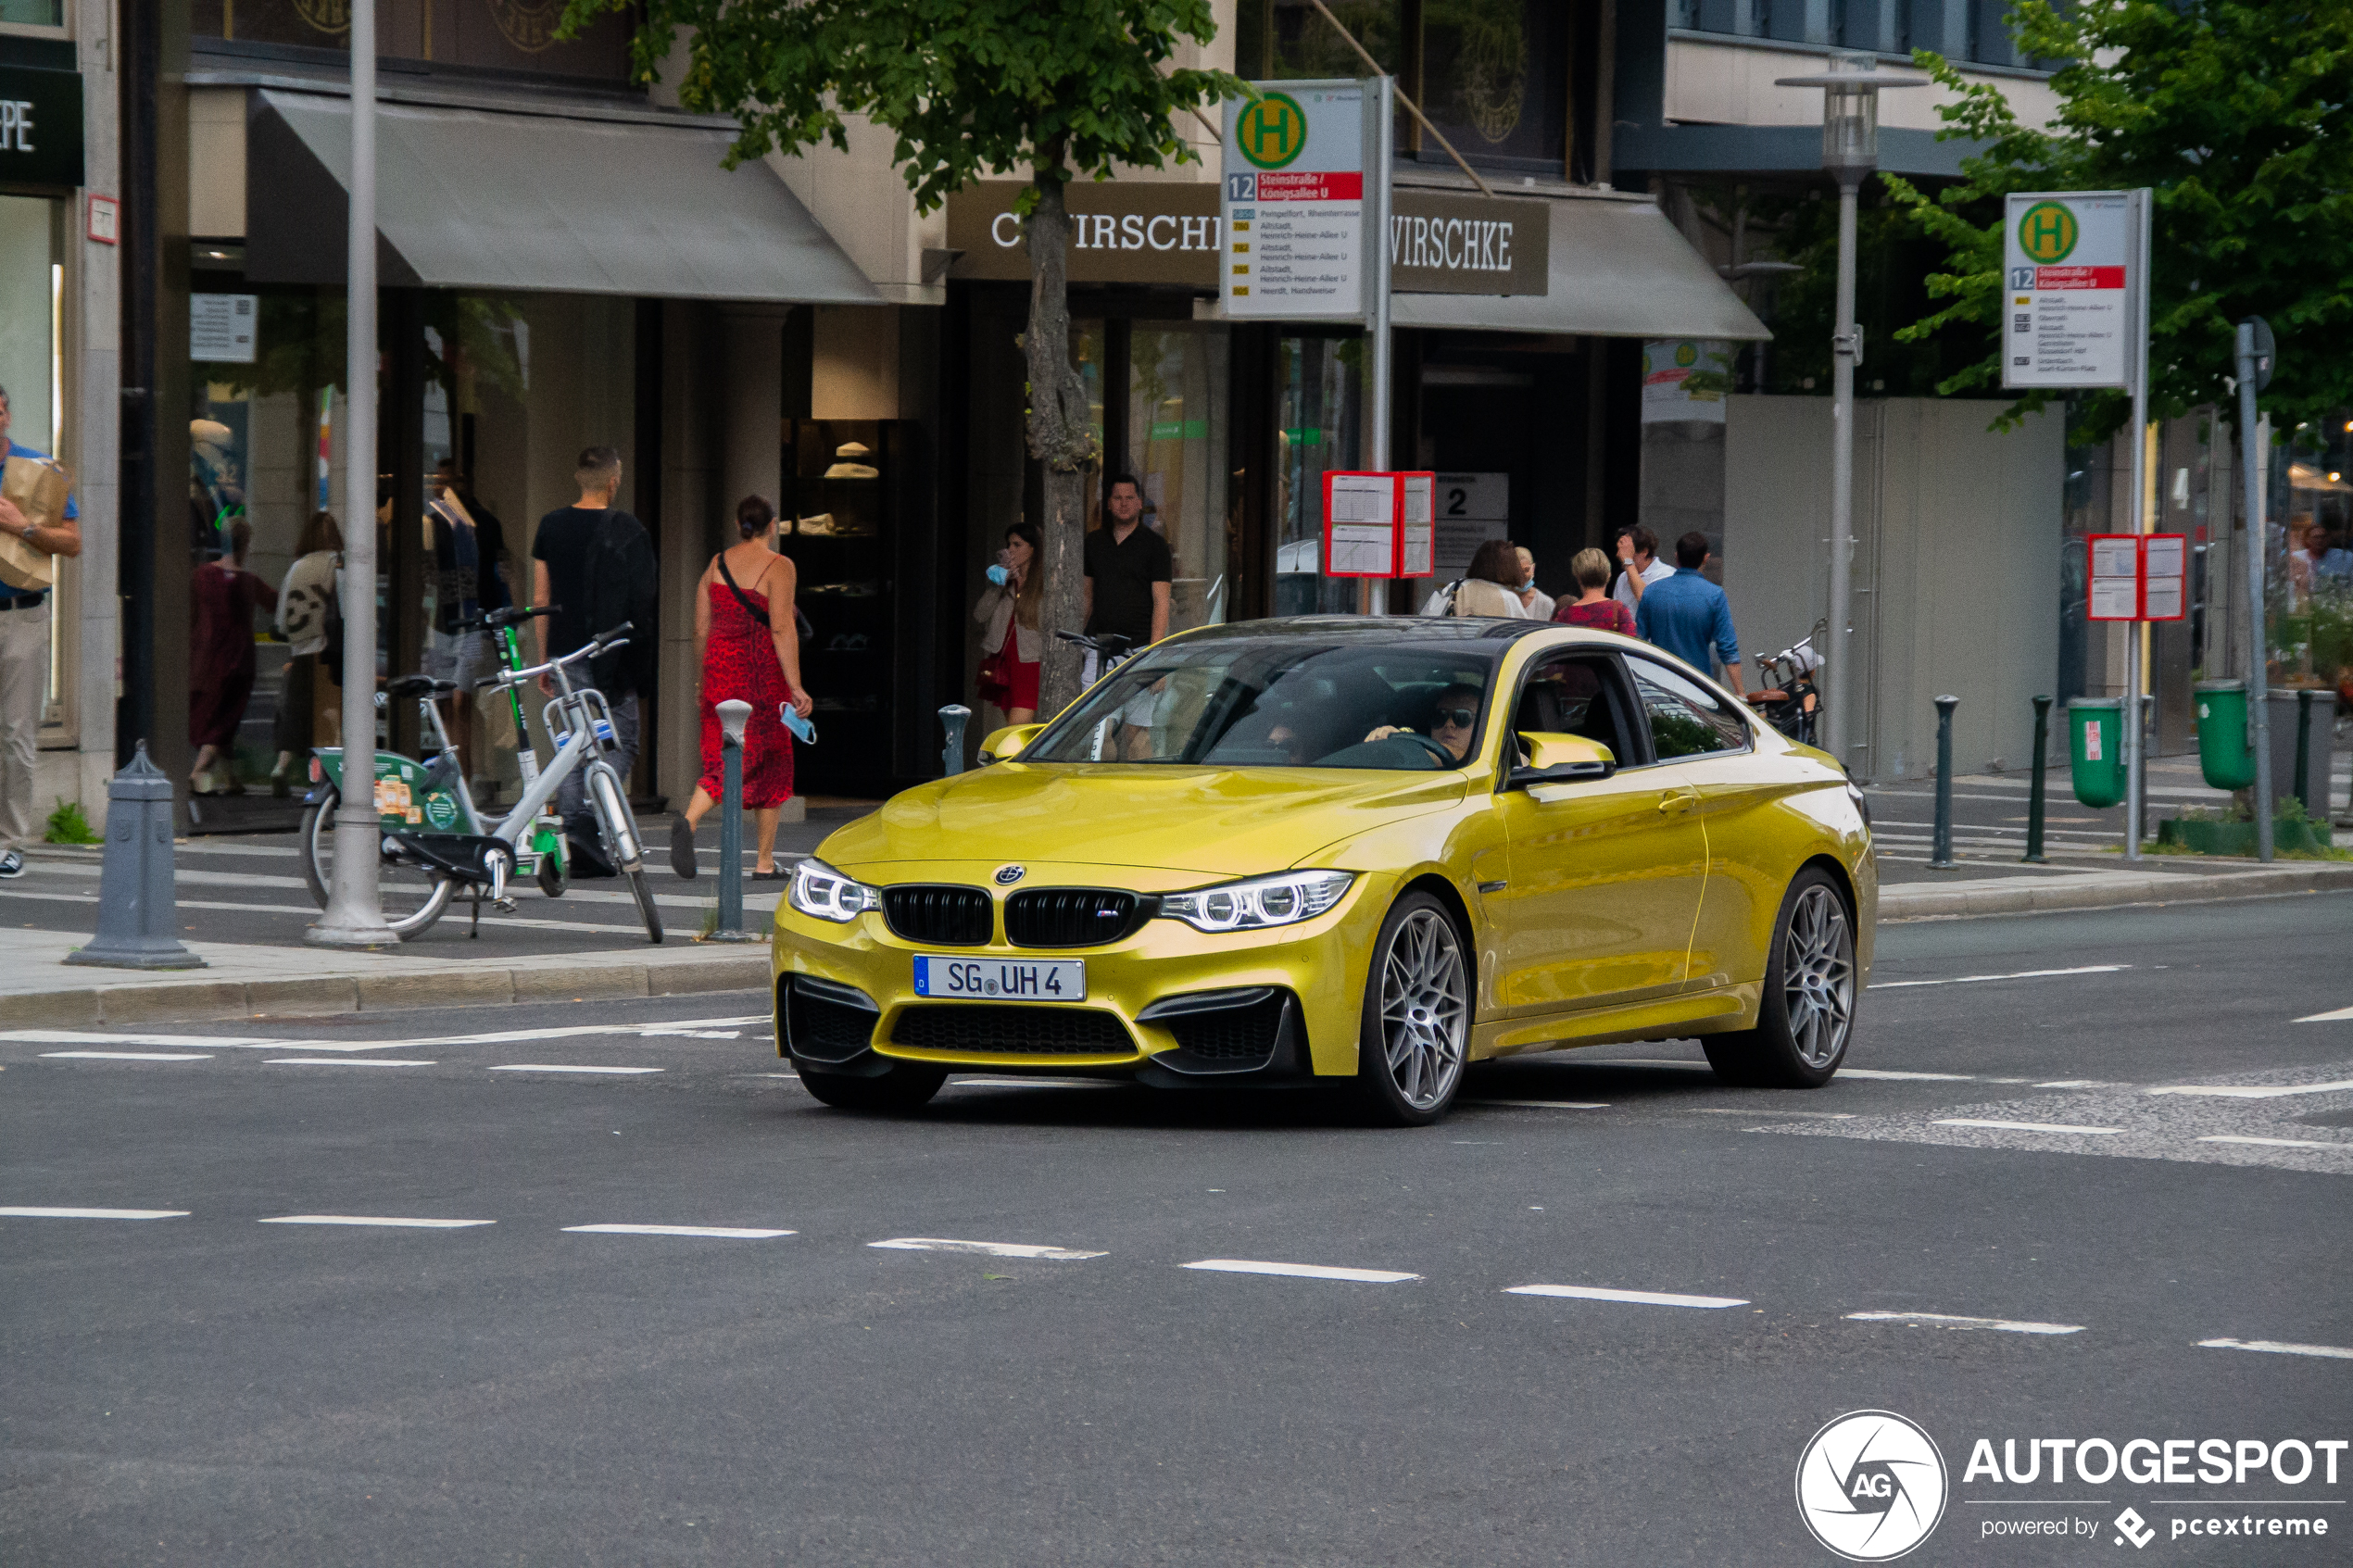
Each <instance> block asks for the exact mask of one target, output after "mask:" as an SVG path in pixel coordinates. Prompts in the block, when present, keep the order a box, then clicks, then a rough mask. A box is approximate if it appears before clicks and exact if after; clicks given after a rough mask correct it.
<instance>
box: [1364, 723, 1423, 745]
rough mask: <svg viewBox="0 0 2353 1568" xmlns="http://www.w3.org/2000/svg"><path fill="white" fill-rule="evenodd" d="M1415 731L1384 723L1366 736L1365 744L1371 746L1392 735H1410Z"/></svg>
mask: <svg viewBox="0 0 2353 1568" xmlns="http://www.w3.org/2000/svg"><path fill="white" fill-rule="evenodd" d="M1413 733H1414V732H1413V731H1411V730H1401V729H1399V728H1398V727H1397V726H1396V725H1394V724H1383V725H1381V726H1380V727H1379V728H1378V729H1377V730H1375V731H1374V732H1373V733H1372V734H1369V735H1366V736H1365V745H1366V746H1370V745H1372V744H1373V742H1375V741H1377V740H1387V739H1388V738H1389V737H1390V736H1391V735H1410V734H1413Z"/></svg>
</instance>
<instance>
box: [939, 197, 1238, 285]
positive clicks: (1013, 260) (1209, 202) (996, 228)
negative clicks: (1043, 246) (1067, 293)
mask: <svg viewBox="0 0 2353 1568" xmlns="http://www.w3.org/2000/svg"><path fill="white" fill-rule="evenodd" d="M1028 189H1029V182H1027V181H1026V180H989V181H984V182H981V183H979V184H977V185H975V186H972V187H971V188H970V189H968V190H963V191H959V192H958V193H956V194H954V195H952V196H950V197H949V198H948V244H949V246H950V248H951V249H953V250H956V251H960V252H962V253H963V254H962V255H960V256H958V257H957V258H956V260H955V263H954V268H953V271H952V274H951V275H952V276H954V277H958V278H976V279H987V280H1001V281H1005V282H1015V281H1018V282H1027V281H1028V278H1029V245H1028V234H1029V230H1028V225H1027V224H1026V223H1025V222H1024V221H1023V220H1022V219H1021V217H1020V216H1019V215H1018V214H1017V213H1015V212H1014V210H1013V204H1014V203H1015V202H1016V201H1017V200H1018V199H1019V198H1020V196H1021V194H1022V193H1023V192H1025V191H1026V190H1028ZM1063 201H1064V202H1065V203H1066V204H1067V205H1068V207H1069V208H1070V249H1069V252H1068V253H1067V261H1068V265H1069V268H1070V281H1071V282H1075V283H1176V284H1189V285H1191V286H1193V287H1196V288H1204V289H1206V288H1214V287H1216V285H1217V253H1218V248H1219V246H1220V245H1222V244H1223V243H1224V239H1225V233H1224V230H1223V227H1222V225H1221V224H1220V223H1219V221H1218V216H1217V190H1216V187H1214V186H1212V185H1202V184H1190V183H1186V184H1179V183H1176V182H1167V183H1159V182H1154V183H1144V182H1133V183H1129V184H1125V185H1123V184H1119V183H1117V182H1110V181H1106V182H1101V183H1095V182H1086V183H1078V182H1074V183H1072V184H1070V185H1069V186H1067V187H1065V188H1064V190H1063Z"/></svg>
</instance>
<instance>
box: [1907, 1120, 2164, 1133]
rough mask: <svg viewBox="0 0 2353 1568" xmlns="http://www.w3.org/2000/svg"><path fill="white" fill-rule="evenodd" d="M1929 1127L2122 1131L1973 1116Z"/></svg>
mask: <svg viewBox="0 0 2353 1568" xmlns="http://www.w3.org/2000/svg"><path fill="white" fill-rule="evenodd" d="M1931 1125H1932V1126H1938V1127H1994V1128H1997V1129H1999V1130H2000V1131H2002V1132H2005V1133H2084V1134H2114V1133H2120V1132H2122V1131H2123V1130H2124V1129H2123V1128H2121V1127H2078V1126H2074V1125H2071V1124H2070V1123H2065V1122H1987V1121H1982V1120H1981V1119H1979V1118H1977V1117H1974V1116H1944V1117H1939V1118H1938V1119H1937V1120H1936V1121H1935V1122H1934V1123H1931Z"/></svg>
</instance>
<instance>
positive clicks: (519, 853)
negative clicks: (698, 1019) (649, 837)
mask: <svg viewBox="0 0 2353 1568" xmlns="http://www.w3.org/2000/svg"><path fill="white" fill-rule="evenodd" d="M631 630H632V627H631V625H630V623H629V622H627V621H623V622H622V623H621V624H620V625H619V626H616V627H614V628H613V629H612V630H611V631H610V632H605V633H599V634H598V636H596V637H595V638H593V639H591V640H590V642H589V643H588V644H587V646H585V647H582V648H580V649H578V650H577V651H575V652H573V653H568V654H565V655H563V656H562V657H561V658H559V659H549V660H548V661H547V662H546V663H544V664H535V665H528V666H523V665H517V666H515V667H512V668H510V669H508V670H505V671H501V672H499V673H498V674H497V675H496V676H494V677H493V678H492V679H490V680H488V681H484V682H483V683H482V687H483V689H485V690H488V689H494V688H495V689H497V690H498V691H500V692H504V693H506V694H508V695H509V696H510V697H512V696H514V694H515V693H516V692H517V691H518V690H519V689H520V688H521V687H522V685H523V684H525V683H527V682H530V681H532V680H535V679H536V678H537V677H539V676H541V675H547V676H548V677H550V678H551V679H552V680H553V682H554V683H555V685H556V688H557V690H556V696H555V697H554V699H553V700H551V701H550V702H549V703H548V704H547V708H546V709H545V711H544V714H543V718H544V720H545V721H546V723H547V733H548V734H549V735H550V736H551V737H553V738H554V740H555V742H556V746H555V751H554V754H553V755H552V756H551V757H550V758H549V759H548V760H547V766H546V767H545V768H537V767H536V766H535V770H534V771H535V773H536V776H535V778H533V779H532V780H531V782H530V783H529V784H527V785H526V786H525V787H524V789H523V792H522V797H521V798H520V799H519V800H517V801H516V802H515V804H514V807H513V809H510V811H509V812H508V813H507V814H506V816H504V817H503V818H500V819H499V820H498V821H497V822H495V823H486V822H484V820H483V818H482V816H481V814H480V813H479V812H478V811H477V810H476V809H475V808H474V803H473V796H472V791H470V790H469V789H468V788H467V786H466V780H465V777H464V772H463V770H462V769H460V768H459V766H458V753H457V748H456V746H453V745H452V744H451V742H450V739H449V733H448V731H447V729H446V728H445V727H444V726H443V724H442V721H441V707H440V703H439V701H438V700H437V699H438V698H439V697H440V696H442V695H443V694H445V693H447V692H452V691H455V690H457V684H456V683H455V682H450V681H436V680H434V679H433V678H432V677H431V676H427V675H408V676H403V677H402V678H401V679H399V680H397V681H395V682H393V683H392V684H390V685H388V686H386V687H385V689H384V691H383V692H382V693H381V694H379V695H378V696H377V698H376V703H377V706H378V707H380V708H381V707H385V706H388V705H389V704H390V703H393V702H399V701H403V700H406V699H409V698H414V699H415V700H416V702H417V707H418V716H419V718H420V720H421V721H422V723H423V725H424V727H425V730H426V732H427V733H428V734H429V735H430V736H431V739H432V742H433V751H434V756H433V759H432V760H431V761H429V762H423V763H420V762H417V761H415V760H413V759H409V758H407V757H403V756H401V755H399V754H398V753H397V752H389V751H380V752H378V753H377V754H376V777H375V792H376V809H377V812H378V815H379V822H380V825H381V837H380V838H379V841H378V852H379V855H380V857H381V859H380V862H379V868H380V869H379V872H378V885H379V887H380V889H381V891H382V895H383V908H384V921H385V923H386V924H388V925H390V926H391V927H392V929H393V931H394V933H395V934H396V935H398V936H399V937H400V938H401V939H402V940H403V941H406V940H409V938H411V937H414V936H417V935H422V933H424V932H426V931H428V930H430V929H432V927H433V924H434V922H435V921H438V920H439V919H440V918H441V916H442V913H443V911H444V910H446V909H447V908H448V905H449V901H450V899H451V898H453V897H458V896H459V894H460V893H461V892H462V893H465V894H467V895H469V896H470V897H472V903H473V913H474V918H475V921H476V923H477V930H478V929H479V922H480V920H481V915H482V902H483V900H484V898H487V899H488V900H489V901H490V902H491V903H492V904H493V905H494V906H495V907H497V908H499V909H513V908H514V901H513V899H512V898H511V897H509V893H508V889H509V886H510V882H511V881H512V879H513V878H514V876H515V875H516V874H517V872H518V870H519V868H520V867H521V865H522V858H523V856H525V855H531V856H533V857H534V858H535V866H536V867H537V868H538V869H539V874H541V875H542V876H543V878H544V877H545V876H546V875H547V872H546V870H545V866H546V861H545V859H542V858H540V857H542V856H544V854H545V851H544V850H543V849H541V848H537V847H535V848H533V849H530V850H525V849H523V848H522V845H523V843H524V841H525V839H526V838H527V837H532V836H533V835H535V834H538V833H539V832H541V831H543V827H544V824H543V816H542V813H543V809H544V808H545V807H546V806H547V803H548V802H549V801H551V800H552V799H554V798H555V795H556V791H557V789H558V787H559V786H560V785H561V784H562V783H563V781H564V780H565V779H566V778H568V777H570V776H571V774H572V773H573V771H574V770H575V769H585V775H586V782H587V792H586V793H587V797H588V802H589V806H590V809H592V810H593V811H594V813H595V816H596V821H597V831H598V835H599V836H600V837H601V838H602V839H603V841H604V846H605V850H606V853H607V854H609V855H610V857H611V858H612V859H613V862H614V863H615V864H616V865H618V866H619V867H620V868H621V870H622V872H623V875H624V876H626V877H627V878H628V881H629V891H630V894H631V896H632V897H634V898H635V902H636V905H637V913H638V916H639V918H640V919H642V920H643V922H645V927H646V936H647V938H648V940H649V941H653V942H660V941H661V938H662V930H661V912H660V911H659V910H658V909H656V908H655V906H654V898H653V891H652V889H651V888H650V887H649V886H648V884H647V882H646V872H645V840H644V835H643V834H640V833H639V832H638V829H637V820H636V818H635V815H633V814H632V813H631V811H630V809H629V796H628V792H627V791H626V790H625V789H624V788H623V785H622V782H621V775H620V774H619V773H617V772H615V771H613V767H612V764H611V763H610V762H608V761H606V760H605V756H604V753H605V750H606V748H607V747H609V746H610V745H611V744H612V741H613V727H612V715H611V710H610V709H609V708H608V707H607V706H606V703H605V698H604V695H603V694H602V693H600V692H598V691H597V690H596V689H595V688H594V687H592V686H574V685H573V684H572V675H571V670H570V667H571V666H573V665H575V664H579V663H581V662H583V661H585V660H586V659H593V658H595V657H596V656H598V654H601V653H604V652H606V651H607V650H609V649H611V648H615V647H620V646H623V645H624V644H626V643H627V642H628V640H629V639H628V636H627V633H629V632H630V631H631ZM518 700H519V699H518ZM314 757H315V759H316V760H315V762H314V764H313V766H314V770H315V775H314V776H316V777H317V778H318V779H319V783H320V787H319V788H318V789H316V790H314V791H313V792H312V796H311V799H310V801H309V802H308V809H306V810H305V811H304V813H303V822H302V851H303V855H302V861H303V875H304V878H305V880H307V881H308V883H309V884H310V894H311V897H314V898H316V899H317V900H318V901H319V907H320V908H321V909H324V908H326V906H327V894H328V889H329V888H330V887H332V886H333V883H334V848H335V831H334V818H335V810H336V808H337V806H338V805H339V804H340V802H341V798H342V795H341V791H342V784H343V751H342V748H341V747H336V746H322V747H321V748H320V749H319V750H318V751H317V752H315V753H314ZM534 761H535V763H536V759H534ZM558 838H559V842H560V833H559V834H558ZM559 853H560V851H559ZM560 863H561V862H560V861H559V862H558V864H559V866H560ZM559 874H560V873H559ZM542 886H543V890H544V887H545V883H544V882H543V884H542Z"/></svg>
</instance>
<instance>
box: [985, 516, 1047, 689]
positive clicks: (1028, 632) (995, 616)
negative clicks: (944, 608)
mask: <svg viewBox="0 0 2353 1568" xmlns="http://www.w3.org/2000/svg"><path fill="white" fill-rule="evenodd" d="M1045 597H1046V574H1045V573H1044V572H1042V571H1038V525H1037V524H1036V523H1031V522H1017V523H1015V524H1013V526H1012V527H1011V528H1008V529H1007V530H1005V547H1004V548H1003V549H1002V550H1000V551H999V552H998V556H997V564H996V565H994V566H992V567H990V568H989V569H988V587H986V588H983V589H982V590H981V591H980V603H979V604H977V605H975V607H974V608H973V619H974V620H975V621H979V622H980V623H981V626H982V631H981V633H980V646H981V659H980V700H981V701H983V702H986V703H988V704H990V705H992V706H993V707H996V708H998V709H1001V710H1002V711H1003V712H1004V715H1005V722H1006V723H1008V724H1026V723H1028V722H1029V721H1031V720H1033V719H1035V718H1037V717H1038V659H1039V657H1040V656H1041V655H1042V654H1043V653H1044V651H1045V642H1046V637H1045V633H1043V632H1041V631H1039V630H1038V609H1039V608H1040V607H1041V606H1042V605H1043V603H1044V602H1045Z"/></svg>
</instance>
